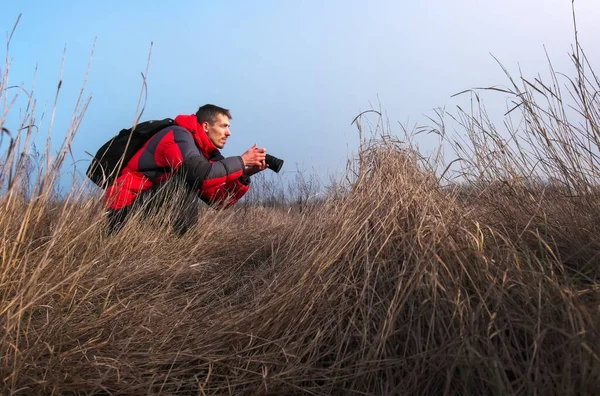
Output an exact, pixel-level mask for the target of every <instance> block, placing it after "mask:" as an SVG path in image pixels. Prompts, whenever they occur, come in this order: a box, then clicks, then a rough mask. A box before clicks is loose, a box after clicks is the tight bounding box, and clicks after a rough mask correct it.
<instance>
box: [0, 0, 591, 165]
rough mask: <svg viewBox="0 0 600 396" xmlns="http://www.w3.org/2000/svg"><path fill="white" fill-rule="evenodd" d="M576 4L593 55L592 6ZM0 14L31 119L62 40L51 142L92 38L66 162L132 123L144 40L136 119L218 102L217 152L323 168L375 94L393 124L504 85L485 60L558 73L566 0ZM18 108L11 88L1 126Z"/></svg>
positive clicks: (345, 146) (27, 5) (77, 8)
mask: <svg viewBox="0 0 600 396" xmlns="http://www.w3.org/2000/svg"><path fill="white" fill-rule="evenodd" d="M7 1H8V3H7ZM575 5H576V10H577V17H578V27H579V34H580V38H581V42H582V43H583V45H584V48H586V51H587V53H588V56H589V57H590V58H591V59H592V62H594V60H595V59H598V57H599V56H600V50H598V49H597V48H594V47H595V42H594V40H595V38H597V37H598V36H599V34H600V25H598V24H597V21H598V20H600V3H598V2H597V1H593V0H587V1H577V2H576V4H575ZM1 9H2V13H1V14H0V30H1V31H2V33H8V32H10V30H11V29H12V26H13V24H14V22H15V20H16V18H17V16H18V15H19V13H22V14H23V16H22V18H21V21H20V23H19V26H18V28H17V31H16V32H15V35H14V38H13V41H12V43H11V47H10V57H11V59H12V64H11V69H10V82H11V85H19V84H21V83H23V84H24V86H25V87H26V88H27V89H29V88H30V87H31V85H32V83H33V75H34V69H35V67H36V65H37V79H36V84H35V96H36V97H37V99H38V105H37V106H38V113H39V112H41V110H42V108H43V106H44V105H46V106H49V107H51V105H52V101H53V98H54V94H55V90H56V84H57V82H58V78H59V71H60V66H61V59H62V56H63V48H64V47H65V45H66V63H65V69H64V73H63V87H62V91H61V96H60V99H59V104H58V110H57V115H56V122H55V127H54V129H53V135H52V136H53V140H54V141H58V140H60V139H61V137H62V136H63V135H64V131H65V129H66V126H67V125H68V122H69V120H70V119H71V114H72V111H73V108H74V105H75V100H76V98H77V95H78V94H79V91H80V88H81V85H82V83H83V79H84V75H85V70H86V66H87V63H88V59H89V56H90V52H91V49H92V45H93V43H94V40H95V39H96V47H95V53H94V56H93V59H92V63H91V70H90V74H89V78H88V81H87V85H86V94H87V95H91V96H92V100H91V104H90V107H89V108H88V110H87V113H86V115H85V117H84V119H83V122H82V124H81V127H80V129H79V132H78V134H77V136H76V138H75V141H74V144H73V153H74V156H75V157H76V159H78V160H87V158H88V156H87V155H86V154H85V151H88V152H95V151H96V150H97V148H98V147H99V146H100V145H101V144H102V143H103V142H104V141H106V140H107V139H108V138H110V137H111V136H113V135H114V134H115V133H116V132H117V131H118V130H119V129H121V128H123V127H127V126H130V125H131V123H132V121H133V119H134V116H135V110H136V105H137V100H138V97H139V94H140V87H141V76H140V73H141V72H143V71H144V70H145V68H146V62H147V58H148V52H149V50H150V43H151V42H152V43H153V46H152V56H151V62H150V70H149V74H148V80H147V82H148V102H147V105H146V109H145V113H144V115H143V117H142V118H143V119H153V118H165V117H174V116H175V115H177V114H191V113H193V112H195V110H196V109H197V107H198V106H200V105H202V104H205V103H214V104H217V105H220V106H224V107H227V108H230V109H231V111H232V113H233V120H232V133H233V135H232V139H231V140H230V142H229V143H228V144H227V146H226V147H225V149H224V150H223V153H224V154H225V155H239V154H241V153H242V152H243V151H244V150H245V149H246V148H248V147H250V146H251V145H252V144H253V143H258V144H259V146H264V147H267V149H268V150H269V152H270V153H271V154H274V155H276V156H278V157H281V158H284V159H285V160H286V166H285V169H286V170H287V171H293V170H295V168H296V165H298V166H299V167H300V168H301V169H309V170H310V169H315V170H317V171H318V172H320V173H321V174H322V175H324V174H326V173H329V172H334V171H336V170H338V169H340V168H343V166H344V165H345V161H346V158H347V155H348V152H350V151H353V150H355V148H356V145H357V140H358V137H357V133H356V129H355V127H354V126H351V125H350V122H351V121H352V119H353V118H354V117H355V116H356V115H357V114H358V113H359V112H360V111H362V110H366V109H369V108H371V106H372V105H374V106H376V107H378V106H379V103H380V104H381V107H382V109H383V110H385V111H386V113H387V116H388V117H389V119H390V122H391V125H392V128H395V129H393V130H392V132H397V133H400V132H401V129H400V127H399V126H398V124H397V122H400V123H403V124H404V123H408V124H410V125H412V124H415V123H417V124H424V123H427V119H426V116H431V115H433V110H434V109H435V108H437V107H444V106H445V107H446V109H447V110H451V109H452V107H453V106H454V105H455V99H452V98H451V95H453V94H455V93H457V92H459V91H462V90H465V89H469V88H472V87H480V86H490V85H501V84H505V83H506V79H505V77H504V76H503V73H502V71H501V70H500V68H499V67H498V66H497V64H496V63H495V61H494V59H493V58H492V56H491V55H490V54H493V55H494V56H496V57H497V58H498V59H499V60H500V61H501V62H502V63H503V64H504V65H505V66H506V67H507V68H508V69H509V70H511V71H512V72H514V73H517V72H518V68H517V66H518V64H519V65H520V67H521V68H522V70H523V71H524V73H525V74H530V75H534V74H536V73H538V72H540V73H543V72H545V71H546V70H547V62H546V55H545V53H544V46H545V47H546V49H547V51H548V53H549V55H550V57H551V58H552V60H553V62H554V66H555V68H556V69H557V70H560V71H566V72H569V70H570V63H569V62H570V61H569V59H568V56H567V54H568V52H569V51H570V48H571V45H572V43H573V33H572V31H573V30H572V15H571V1H570V0H560V1H559V0H527V1H521V0H520V1H517V0H504V1H496V2H491V1H481V0H480V1H476V0H455V1H452V2H449V1H442V0H436V1H434V0H424V1H420V2H416V1H415V2H401V1H391V0H390V1H384V0H370V1H366V0H365V1H358V0H329V1H317V0H305V1H283V0H280V1H274V0H262V1H261V0H258V1H255V2H249V1H234V0H229V1H219V2H208V1H198V0H196V1H188V0H181V1H178V2H168V1H162V2H154V1H143V2H142V1H128V2H124V1H114V0H106V1H66V0H63V1H54V2H50V1H32V0H19V1H17V0H5V2H4V4H2V6H1ZM0 56H1V57H2V58H4V56H5V49H4V46H2V47H0ZM596 64H597V63H596ZM1 67H2V70H4V66H3V63H2V66H1ZM23 104H24V100H23V97H22V98H21V100H20V101H18V102H17V104H16V107H15V108H14V109H13V111H12V112H11V116H10V117H9V118H8V120H7V124H6V125H5V126H7V127H9V129H10V128H11V125H10V123H11V122H13V123H14V122H15V118H16V115H17V114H18V110H19V108H22V107H23ZM492 106H495V105H492ZM491 110H492V111H497V112H498V114H500V113H501V112H502V111H503V110H504V108H500V107H498V108H494V107H492V108H491ZM47 119H48V117H46V123H45V125H46V126H47ZM42 131H44V129H43V128H42ZM78 166H79V168H78V169H80V170H82V169H84V168H85V167H86V166H87V162H85V161H82V162H81V163H80V165H78Z"/></svg>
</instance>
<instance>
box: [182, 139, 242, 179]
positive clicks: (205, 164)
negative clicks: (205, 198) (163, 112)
mask: <svg viewBox="0 0 600 396" xmlns="http://www.w3.org/2000/svg"><path fill="white" fill-rule="evenodd" d="M173 134H174V139H175V143H176V144H177V145H178V146H179V150H180V151H181V155H182V157H183V166H182V168H183V170H184V171H185V173H186V181H187V182H188V183H189V184H191V185H194V186H197V187H198V188H199V187H201V186H202V184H203V183H204V182H205V181H207V180H213V179H220V178H223V181H225V179H226V178H227V177H228V176H230V175H232V174H234V173H236V172H239V171H241V170H243V169H244V161H243V160H242V157H240V156H234V157H227V158H223V159H222V160H219V161H215V162H212V163H211V162H210V161H209V160H208V159H207V158H206V157H204V155H202V153H201V152H200V150H199V149H198V147H197V146H196V143H195V142H194V138H193V137H192V135H191V134H190V133H189V132H188V131H186V130H185V129H181V130H180V129H179V128H177V129H175V130H174V131H173Z"/></svg>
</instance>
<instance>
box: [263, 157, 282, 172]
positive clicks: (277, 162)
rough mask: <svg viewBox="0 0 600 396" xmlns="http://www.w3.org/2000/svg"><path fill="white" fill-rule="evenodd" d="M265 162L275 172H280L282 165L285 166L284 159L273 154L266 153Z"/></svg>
mask: <svg viewBox="0 0 600 396" xmlns="http://www.w3.org/2000/svg"><path fill="white" fill-rule="evenodd" d="M265 162H266V163H267V165H269V169H271V170H272V171H273V172H275V173H279V171H280V170H281V167H282V166H283V160H282V159H279V158H277V157H274V156H272V155H271V154H267V155H266V158H265Z"/></svg>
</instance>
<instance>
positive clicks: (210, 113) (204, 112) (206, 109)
mask: <svg viewBox="0 0 600 396" xmlns="http://www.w3.org/2000/svg"><path fill="white" fill-rule="evenodd" d="M219 114H223V115H224V116H226V117H227V118H229V119H231V118H233V117H231V113H230V112H229V109H224V108H222V107H219V106H215V105H213V104H205V105H204V106H201V107H200V108H199V109H198V111H197V112H196V118H197V119H198V124H202V123H203V122H208V123H209V124H211V125H212V124H214V123H215V121H217V115H219Z"/></svg>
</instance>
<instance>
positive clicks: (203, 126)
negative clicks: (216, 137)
mask: <svg viewBox="0 0 600 396" xmlns="http://www.w3.org/2000/svg"><path fill="white" fill-rule="evenodd" d="M200 125H201V126H202V130H203V131H204V132H206V133H208V126H209V124H208V121H204V122H203V123H202V124H200Z"/></svg>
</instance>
